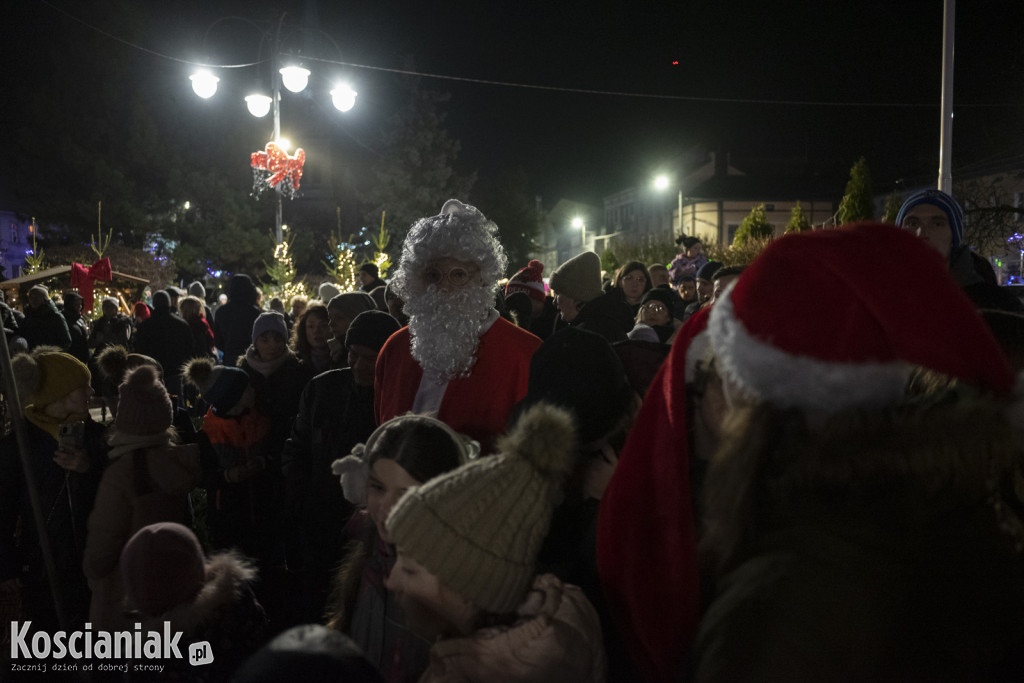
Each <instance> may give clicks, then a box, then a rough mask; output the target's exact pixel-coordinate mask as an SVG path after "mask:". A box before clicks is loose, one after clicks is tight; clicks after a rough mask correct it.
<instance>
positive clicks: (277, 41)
mask: <svg viewBox="0 0 1024 683" xmlns="http://www.w3.org/2000/svg"><path fill="white" fill-rule="evenodd" d="M284 18H285V15H284V14H282V15H281V18H280V19H279V20H278V22H277V33H276V34H275V35H274V59H273V60H272V62H271V68H270V78H271V80H272V81H273V82H274V142H279V141H280V140H281V74H280V73H279V72H278V68H279V66H280V62H279V61H278V55H279V54H280V52H281V24H282V23H284ZM274 191H275V192H276V193H277V211H276V215H275V223H274V238H275V239H276V240H277V243H278V244H281V242H283V241H284V235H283V234H282V232H281V224H282V222H283V221H282V217H281V190H279V189H277V188H274Z"/></svg>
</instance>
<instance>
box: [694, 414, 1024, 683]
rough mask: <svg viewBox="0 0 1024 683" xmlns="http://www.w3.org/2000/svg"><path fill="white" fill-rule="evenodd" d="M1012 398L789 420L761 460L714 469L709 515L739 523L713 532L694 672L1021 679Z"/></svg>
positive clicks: (736, 676) (1020, 538) (1022, 578)
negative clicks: (709, 584) (714, 576)
mask: <svg viewBox="0 0 1024 683" xmlns="http://www.w3.org/2000/svg"><path fill="white" fill-rule="evenodd" d="M999 411H1000V408H999V407H996V406H994V405H992V407H991V408H987V407H985V406H984V405H983V404H982V403H981V402H978V403H976V404H974V405H965V404H964V402H963V401H948V400H947V401H946V402H945V403H944V404H941V405H937V406H933V407H932V408H929V409H927V410H919V409H903V410H901V411H899V412H896V411H893V414H891V415H890V414H886V415H878V416H875V417H873V418H870V417H864V418H861V419H859V420H857V421H853V420H850V421H848V422H846V423H842V424H841V425H840V424H829V425H826V426H825V427H824V428H823V429H822V433H816V432H810V433H803V434H800V435H799V436H793V435H792V434H793V431H794V428H793V427H790V426H788V425H786V426H782V425H780V426H778V427H777V428H776V429H775V431H776V435H775V438H773V439H772V447H771V449H770V450H765V451H764V452H763V453H764V454H763V455H760V456H758V457H759V458H760V459H759V461H757V462H755V463H750V462H745V463H744V464H745V465H746V467H745V468H744V473H743V474H740V473H736V474H737V475H738V476H733V478H732V481H731V482H726V478H719V479H715V480H714V484H715V485H717V486H718V487H719V488H718V489H716V491H718V492H720V494H721V495H722V498H721V499H719V500H721V501H722V502H721V504H720V505H718V507H714V506H713V505H712V502H711V501H709V504H708V518H709V520H710V521H711V522H712V524H714V525H716V527H715V528H717V529H719V530H723V529H724V530H729V535H724V534H721V533H719V534H716V535H715V536H713V537H712V536H708V535H706V536H705V538H704V539H702V543H703V546H702V550H703V551H710V552H709V554H708V556H707V559H709V560H711V561H712V562H714V564H715V565H716V566H718V567H719V568H720V569H721V572H722V575H721V578H720V579H719V580H718V584H717V596H716V597H715V599H714V600H713V601H712V603H711V605H710V607H709V608H708V610H707V612H706V613H705V615H704V617H703V619H702V621H701V624H700V629H699V632H698V635H697V640H696V643H695V645H694V656H693V661H694V667H695V679H696V680H697V681H735V680H753V679H757V680H794V681H810V680H829V681H869V680H870V681H934V680H943V681H959V680H964V681H966V680H971V681H996V680H998V681H1003V680H1024V619H1022V618H1021V615H1022V614H1024V554H1022V552H1021V549H1020V548H1021V543H1022V542H1024V527H1022V526H1021V522H1020V520H1019V519H1018V518H1016V517H1015V516H1014V515H1012V513H1010V512H1009V511H1008V509H1007V504H1006V503H1005V502H1003V501H1004V498H1005V497H1006V496H1007V495H1009V496H1012V495H1013V480H1012V477H1013V476H1014V474H1015V476H1017V477H1019V476H1020V475H1019V471H1018V472H1016V473H1015V472H1014V470H1016V469H1017V468H1018V467H1019V465H1018V464H1017V463H1016V462H1013V461H1012V460H1011V459H1010V458H1014V457H1019V450H1017V451H1015V452H1014V451H1013V450H1012V448H1013V447H1015V446H1017V445H1019V441H1017V439H1018V438H1019V437H1017V436H1015V435H1013V434H1012V433H1009V430H1007V429H1005V425H1004V426H1002V427H1001V426H999V425H998V420H999V419H1001V416H1000V412H999ZM766 419H767V420H773V421H774V422H775V423H776V424H777V423H778V421H779V420H780V419H784V418H778V417H774V418H773V416H766ZM978 425H985V427H984V430H985V431H984V435H983V436H982V435H981V434H979V430H980V429H982V428H981V427H979V426H978ZM754 438H755V439H756V438H758V437H757V436H755V437H754ZM762 438H763V437H762ZM1006 444H1011V448H1007V446H1006ZM776 454H778V455H776ZM723 462H724V461H723ZM716 467H717V468H721V467H728V465H723V464H722V463H720V462H719V461H716V462H715V463H713V465H712V471H711V472H710V473H709V475H708V477H709V478H708V486H709V490H710V487H711V486H712V485H713V483H712V482H713V477H714V476H715V475H716V474H717V472H716ZM755 470H756V472H761V473H762V474H761V475H760V476H755V475H750V476H746V474H747V473H749V472H752V471H755ZM740 490H742V491H743V493H739V491H740ZM1016 495H1018V496H1019V495H1020V492H1019V491H1018V492H1017V494H1016ZM753 500H756V501H757V502H756V513H754V514H755V515H756V521H754V522H752V523H746V522H745V521H744V519H745V518H749V517H751V512H750V510H752V509H753V508H752V507H751V506H752V505H754V503H752V502H751V501H753ZM725 501H728V502H725ZM723 522H724V523H723ZM712 524H709V525H708V528H709V529H710V528H711V527H712ZM729 525H735V530H731V529H730V526H729ZM732 539H736V540H732ZM730 547H731V548H732V549H731V550H730Z"/></svg>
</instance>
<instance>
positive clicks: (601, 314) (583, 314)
mask: <svg viewBox="0 0 1024 683" xmlns="http://www.w3.org/2000/svg"><path fill="white" fill-rule="evenodd" d="M635 317H636V314H635V313H633V312H632V309H631V307H630V305H629V304H628V303H626V299H625V298H624V297H623V295H622V292H621V290H618V291H610V292H605V293H604V294H601V295H600V296H598V297H597V298H595V299H591V300H590V301H588V302H587V303H585V304H583V308H581V309H580V312H579V313H578V314H577V315H576V317H575V318H573V320H572V322H570V323H569V324H570V325H573V326H575V327H579V328H580V329H581V330H588V331H590V332H595V333H597V334H599V335H601V336H602V337H604V338H605V339H607V340H608V343H609V344H614V343H615V342H619V341H626V339H627V338H628V337H627V335H628V334H629V331H630V330H632V329H633V325H634V324H635V323H634V318H635Z"/></svg>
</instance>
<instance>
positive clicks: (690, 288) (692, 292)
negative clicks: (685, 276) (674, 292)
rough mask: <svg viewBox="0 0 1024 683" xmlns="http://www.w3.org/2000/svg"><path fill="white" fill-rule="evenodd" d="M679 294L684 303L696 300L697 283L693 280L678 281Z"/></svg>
mask: <svg viewBox="0 0 1024 683" xmlns="http://www.w3.org/2000/svg"><path fill="white" fill-rule="evenodd" d="M679 296H680V297H681V298H682V300H683V301H685V302H686V303H691V302H693V301H696V300H697V283H696V282H695V281H693V280H683V281H682V282H680V283H679Z"/></svg>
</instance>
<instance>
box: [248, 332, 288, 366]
mask: <svg viewBox="0 0 1024 683" xmlns="http://www.w3.org/2000/svg"><path fill="white" fill-rule="evenodd" d="M255 346H256V353H257V355H259V357H260V360H262V361H264V362H267V361H272V360H277V359H278V358H280V357H281V356H282V355H284V350H285V348H287V346H286V343H285V340H284V337H282V336H281V335H280V334H278V333H277V332H271V331H270V330H267V331H266V332H264V333H263V334H261V335H260V336H258V337H256V344H255Z"/></svg>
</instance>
